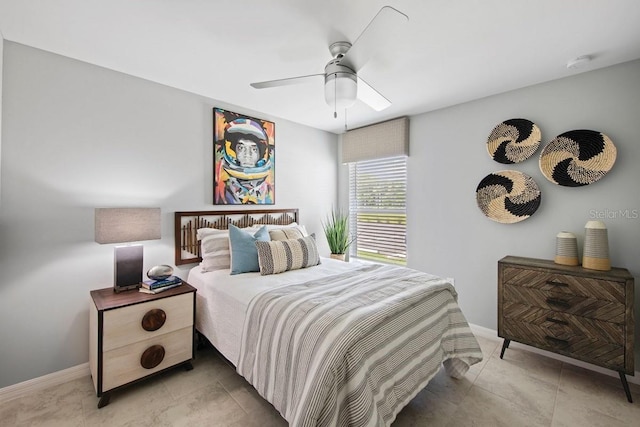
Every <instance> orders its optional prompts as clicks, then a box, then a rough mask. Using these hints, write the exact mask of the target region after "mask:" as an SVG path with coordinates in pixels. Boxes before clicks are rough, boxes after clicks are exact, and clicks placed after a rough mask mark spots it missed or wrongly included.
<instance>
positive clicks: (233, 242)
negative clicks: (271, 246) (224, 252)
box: [229, 225, 271, 274]
mask: <svg viewBox="0 0 640 427" xmlns="http://www.w3.org/2000/svg"><path fill="white" fill-rule="evenodd" d="M270 240H271V238H270V237H269V230H268V229H267V227H266V226H263V227H261V228H260V229H259V230H258V231H256V232H255V234H251V233H249V232H247V231H244V230H241V229H239V228H238V227H236V226H235V225H230V226H229V247H230V248H231V274H240V273H248V272H250V271H260V264H259V263H258V249H257V248H256V243H255V242H256V241H259V242H268V241H270Z"/></svg>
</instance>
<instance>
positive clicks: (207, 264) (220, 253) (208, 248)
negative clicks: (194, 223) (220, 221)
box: [198, 228, 231, 272]
mask: <svg viewBox="0 0 640 427" xmlns="http://www.w3.org/2000/svg"><path fill="white" fill-rule="evenodd" d="M200 230H207V231H206V232H204V233H200ZM201 235H202V236H203V237H202V238H201V239H200V251H201V254H202V262H201V263H200V268H202V271H203V272H207V271H215V270H225V269H229V268H231V252H230V250H229V230H217V229H215V228H207V229H199V230H198V237H200V236H201Z"/></svg>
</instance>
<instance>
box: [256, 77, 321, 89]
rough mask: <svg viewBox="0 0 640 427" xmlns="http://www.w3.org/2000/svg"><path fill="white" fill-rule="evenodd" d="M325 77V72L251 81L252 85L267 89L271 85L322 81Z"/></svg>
mask: <svg viewBox="0 0 640 427" xmlns="http://www.w3.org/2000/svg"><path fill="white" fill-rule="evenodd" d="M320 77H322V79H320ZM323 79H324V74H310V75H308V76H300V77H289V78H287V79H278V80H268V81H266V82H256V83H251V87H253V88H255V89H266V88H270V87H278V86H289V85H297V84H304V83H312V82H314V81H316V80H319V81H322V80H323Z"/></svg>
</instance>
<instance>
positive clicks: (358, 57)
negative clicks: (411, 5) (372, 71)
mask: <svg viewBox="0 0 640 427" xmlns="http://www.w3.org/2000/svg"><path fill="white" fill-rule="evenodd" d="M408 21H409V17H408V16H407V15H405V14H404V13H402V12H400V11H399V10H397V9H394V8H393V7H391V6H384V7H383V8H382V9H380V10H379V11H378V13H377V14H376V16H374V17H373V19H372V20H371V22H369V24H368V25H367V27H366V28H365V29H364V30H363V31H362V33H361V34H360V35H359V36H358V38H357V39H356V41H354V42H353V43H352V46H351V48H350V49H349V50H348V51H347V53H346V54H345V55H344V57H343V58H342V60H341V61H340V62H341V63H342V64H344V65H346V66H348V67H350V68H351V69H353V70H355V71H358V70H360V69H361V68H362V67H364V66H365V65H366V63H367V62H369V59H371V57H372V56H373V53H374V52H376V51H377V50H386V49H388V48H391V44H392V43H393V42H394V40H395V39H396V37H397V36H398V33H400V31H399V30H400V29H401V28H403V27H404V26H405V25H404V24H406V23H407V22H408Z"/></svg>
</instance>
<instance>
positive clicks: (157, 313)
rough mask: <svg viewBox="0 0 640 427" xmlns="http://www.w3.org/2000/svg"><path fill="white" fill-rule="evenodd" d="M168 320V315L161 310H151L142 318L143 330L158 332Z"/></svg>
mask: <svg viewBox="0 0 640 427" xmlns="http://www.w3.org/2000/svg"><path fill="white" fill-rule="evenodd" d="M166 320H167V313H165V312H164V310H162V309H159V308H154V309H153V310H149V311H147V312H146V313H145V315H144V316H142V329H144V330H145V331H148V332H153V331H157V330H158V329H160V328H162V325H164V322H165V321H166Z"/></svg>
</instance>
